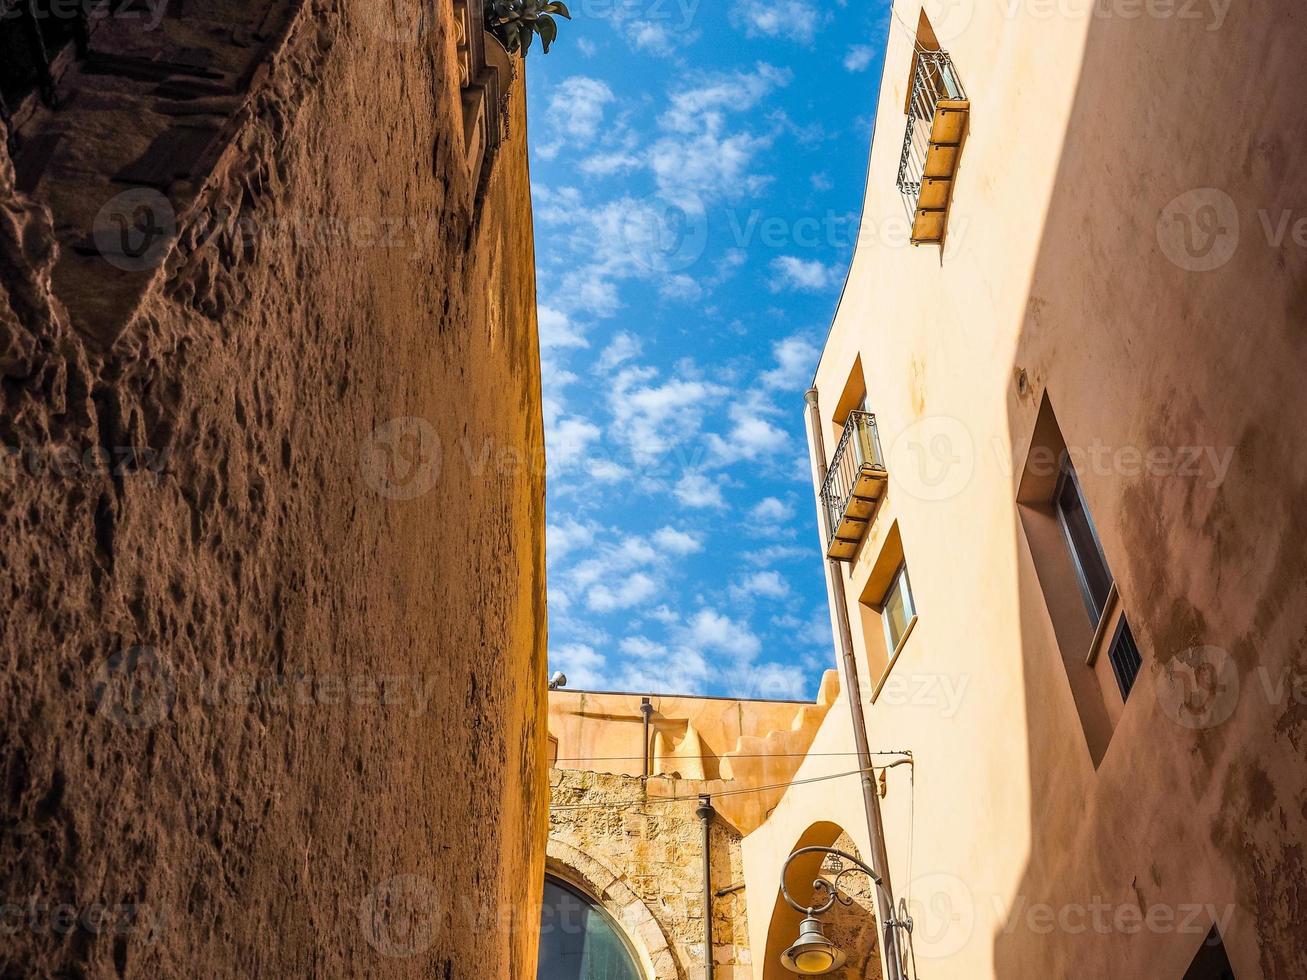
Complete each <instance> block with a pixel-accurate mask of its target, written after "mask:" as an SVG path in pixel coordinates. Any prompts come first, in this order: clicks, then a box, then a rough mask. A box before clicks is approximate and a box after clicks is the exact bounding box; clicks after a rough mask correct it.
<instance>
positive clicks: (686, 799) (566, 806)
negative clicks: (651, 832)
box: [549, 766, 884, 810]
mask: <svg viewBox="0 0 1307 980" xmlns="http://www.w3.org/2000/svg"><path fill="white" fill-rule="evenodd" d="M876 768H877V767H876V766H871V767H870V768H868V769H862V768H858V769H852V770H850V771H849V772H837V773H831V774H829V775H826V776H810V777H808V778H807V779H792V780H790V781H789V782H788V783H772V784H771V785H769V786H751V787H748V788H745V789H725V790H721V791H720V792H717V793H695V794H693V795H690V796H656V797H649V798H646V799H639V800H600V801H597V802H594V803H551V804H550V806H549V809H550V810H587V809H602V808H604V807H628V806H639V805H640V804H642V803H697V802H698V801H699V800H700V799H702V798H703V797H705V796H706V797H708V798H709V799H720V798H721V797H723V796H741V795H743V794H745V793H765V792H767V791H768V790H773V789H786V788H788V787H790V786H805V785H807V784H808V783H820V782H823V781H825V780H828V779H842V778H843V777H845V776H857V775H860V774H861V773H864V772H874V771H875V770H876ZM880 768H884V767H880Z"/></svg>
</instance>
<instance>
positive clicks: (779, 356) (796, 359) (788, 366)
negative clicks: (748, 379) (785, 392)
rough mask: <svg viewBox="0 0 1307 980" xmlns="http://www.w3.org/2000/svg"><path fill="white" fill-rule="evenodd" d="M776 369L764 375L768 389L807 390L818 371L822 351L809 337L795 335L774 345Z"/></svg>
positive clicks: (773, 354)
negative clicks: (818, 361) (818, 360)
mask: <svg viewBox="0 0 1307 980" xmlns="http://www.w3.org/2000/svg"><path fill="white" fill-rule="evenodd" d="M772 356H773V357H775V358H776V367H774V368H773V369H772V370H770V371H766V372H764V373H763V375H762V378H761V379H760V380H761V381H762V383H763V384H764V385H766V386H767V387H768V388H788V389H789V390H791V391H796V390H799V389H803V390H806V389H807V387H808V385H809V384H810V383H811V381H812V376H813V374H814V373H815V372H816V370H817V359H818V358H819V357H820V356H821V351H820V350H818V348H817V345H816V344H814V343H813V342H812V341H811V340H809V339H808V338H807V337H804V336H802V335H800V334H795V335H794V336H791V337H786V338H784V339H783V340H779V341H777V342H776V343H774V344H773V345H772Z"/></svg>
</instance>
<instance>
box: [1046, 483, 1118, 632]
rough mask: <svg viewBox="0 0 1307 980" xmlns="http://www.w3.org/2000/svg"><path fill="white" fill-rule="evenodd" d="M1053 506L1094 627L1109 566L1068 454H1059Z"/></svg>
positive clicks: (1104, 598)
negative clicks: (1059, 467)
mask: <svg viewBox="0 0 1307 980" xmlns="http://www.w3.org/2000/svg"><path fill="white" fill-rule="evenodd" d="M1053 506H1054V508H1055V509H1056V510H1057V519H1058V523H1059V524H1061V526H1062V534H1063V535H1064V536H1065V538H1066V546H1067V548H1068V550H1069V551H1070V552H1071V560H1072V562H1073V563H1074V564H1075V568H1076V578H1077V579H1078V581H1079V583H1080V594H1081V596H1082V597H1083V598H1084V600H1085V611H1086V612H1088V613H1089V621H1090V624H1091V625H1093V626H1095V627H1096V626H1097V625H1098V621H1099V620H1100V619H1102V617H1103V611H1104V610H1105V609H1106V608H1107V597H1108V594H1109V593H1110V592H1111V591H1112V570H1111V569H1110V568H1108V565H1107V558H1105V557H1104V556H1103V546H1102V545H1101V544H1099V541H1098V530H1097V529H1096V528H1095V527H1094V520H1093V518H1092V517H1090V516H1089V508H1088V507H1086V506H1085V498H1084V495H1083V494H1082V493H1081V492H1080V481H1079V480H1078V479H1077V478H1076V471H1075V467H1073V466H1072V465H1071V460H1070V459H1069V458H1065V457H1064V458H1063V462H1062V476H1061V478H1060V479H1059V480H1058V484H1057V493H1056V494H1055V495H1054V498H1053Z"/></svg>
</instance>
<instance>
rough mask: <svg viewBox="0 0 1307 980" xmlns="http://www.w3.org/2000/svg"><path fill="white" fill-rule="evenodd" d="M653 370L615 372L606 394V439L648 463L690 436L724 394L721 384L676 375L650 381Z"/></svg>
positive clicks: (631, 368) (693, 435)
mask: <svg viewBox="0 0 1307 980" xmlns="http://www.w3.org/2000/svg"><path fill="white" fill-rule="evenodd" d="M653 377H654V372H653V370H652V369H651V368H639V367H629V368H625V369H623V370H621V371H619V372H618V374H617V376H616V377H615V378H614V379H613V382H612V387H611V391H610V393H609V399H608V401H609V407H610V409H611V411H612V423H611V425H610V427H609V430H608V431H609V435H610V437H611V438H612V439H613V440H614V441H616V442H619V443H621V444H623V445H625V446H626V447H627V449H628V450H629V451H630V453H631V456H632V457H633V458H634V459H635V460H636V461H637V462H638V463H644V464H647V463H651V462H653V461H655V460H657V459H658V458H659V457H660V456H662V455H663V454H664V453H666V452H667V451H668V450H670V449H672V448H674V447H676V446H678V445H681V444H683V443H685V442H687V441H689V440H691V439H693V438H694V437H695V436H696V435H697V434H698V432H699V429H700V427H701V425H702V422H703V418H704V416H705V415H708V414H709V413H711V412H712V411H714V410H715V408H716V406H717V405H718V403H719V402H720V400H721V399H722V398H724V397H725V396H726V394H727V393H728V392H727V390H726V389H725V388H724V387H722V386H721V385H718V384H714V383H712V382H708V381H702V380H699V379H698V378H693V377H686V376H684V375H683V374H678V375H677V376H675V377H672V378H670V379H668V380H667V381H665V382H663V383H661V384H651V383H649V382H651V381H652V380H653Z"/></svg>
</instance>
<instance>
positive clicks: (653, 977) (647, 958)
mask: <svg viewBox="0 0 1307 980" xmlns="http://www.w3.org/2000/svg"><path fill="white" fill-rule="evenodd" d="M545 873H546V874H550V875H553V876H554V877H555V878H559V879H561V880H563V881H565V882H567V883H568V884H570V885H572V886H573V887H575V888H579V889H580V890H581V891H583V892H585V893H586V894H587V895H589V896H590V897H591V898H593V899H594V901H595V902H596V904H598V905H599V906H600V908H602V909H603V910H604V911H605V912H607V913H608V914H609V915H610V916H612V917H613V920H614V921H615V922H617V923H618V924H619V925H620V926H621V927H622V930H623V931H624V932H625V934H626V938H627V939H628V940H629V941H630V944H631V948H632V950H633V951H634V952H635V954H636V957H637V958H638V959H639V961H640V968H641V969H642V970H644V974H645V976H646V977H648V978H649V980H681V971H680V968H679V967H678V966H677V963H676V956H675V954H674V953H673V952H672V944H671V941H670V940H669V939H668V938H667V934H666V933H665V932H663V927H662V926H661V925H660V924H659V923H658V920H657V919H656V918H654V914H653V913H652V912H651V911H649V906H647V905H645V904H644V902H643V901H642V900H641V899H640V896H639V895H637V894H636V893H635V892H634V891H632V890H631V888H630V886H629V885H627V884H626V882H625V881H623V880H622V876H621V875H620V874H619V873H618V872H617V871H615V870H614V869H613V868H611V867H610V866H609V865H608V864H606V863H605V862H603V861H601V860H600V859H599V858H597V857H595V856H594V855H592V854H587V853H586V852H585V851H583V850H581V849H580V848H579V847H574V846H573V845H571V844H568V843H565V842H563V841H560V840H555V839H554V838H552V837H551V838H550V839H549V846H548V848H547V850H546V851H545Z"/></svg>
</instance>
